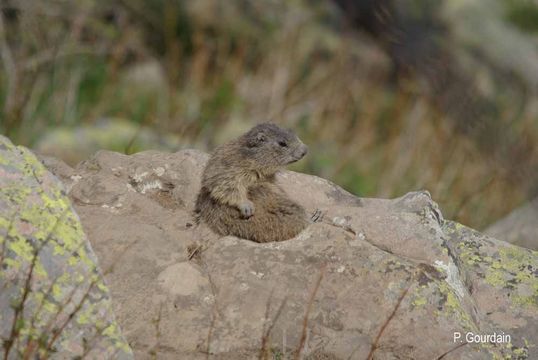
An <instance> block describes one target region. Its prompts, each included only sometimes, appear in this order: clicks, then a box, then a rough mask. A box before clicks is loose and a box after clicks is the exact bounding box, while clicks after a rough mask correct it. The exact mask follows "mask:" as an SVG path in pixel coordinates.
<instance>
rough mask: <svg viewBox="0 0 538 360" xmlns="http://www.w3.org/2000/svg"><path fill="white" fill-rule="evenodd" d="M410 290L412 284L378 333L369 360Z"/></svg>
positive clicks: (403, 293)
mask: <svg viewBox="0 0 538 360" xmlns="http://www.w3.org/2000/svg"><path fill="white" fill-rule="evenodd" d="M410 288H411V284H410V285H409V286H408V287H407V288H406V289H405V290H404V291H403V292H402V294H401V295H400V297H399V298H398V301H397V302H396V306H394V309H392V313H391V314H390V315H389V317H388V318H387V320H386V321H385V322H384V323H383V325H382V326H381V329H379V332H378V333H377V336H376V337H375V339H374V341H373V342H372V346H371V347H370V352H369V353H368V357H367V359H368V360H371V359H373V356H374V352H375V351H376V349H377V348H378V347H379V339H381V336H382V335H383V332H384V331H385V329H386V328H387V326H388V325H389V323H390V322H391V321H392V319H393V318H394V315H395V314H396V312H397V311H398V309H399V308H400V305H401V304H402V301H403V299H404V298H405V296H406V295H407V293H408V292H409V289H410Z"/></svg>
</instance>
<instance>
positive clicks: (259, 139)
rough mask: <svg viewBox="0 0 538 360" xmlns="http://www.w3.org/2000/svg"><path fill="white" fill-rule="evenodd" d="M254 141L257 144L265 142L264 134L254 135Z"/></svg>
mask: <svg viewBox="0 0 538 360" xmlns="http://www.w3.org/2000/svg"><path fill="white" fill-rule="evenodd" d="M256 140H257V141H258V142H264V141H265V140H267V137H266V136H265V134H264V133H262V132H261V133H258V134H256Z"/></svg>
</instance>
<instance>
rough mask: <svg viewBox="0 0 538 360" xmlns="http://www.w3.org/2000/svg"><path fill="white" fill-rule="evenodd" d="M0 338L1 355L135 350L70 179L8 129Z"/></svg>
mask: <svg viewBox="0 0 538 360" xmlns="http://www.w3.org/2000/svg"><path fill="white" fill-rule="evenodd" d="M49 164H56V165H58V164H59V165H61V164H60V163H58V162H54V161H51V162H49ZM55 169H56V170H58V171H60V170H62V171H67V172H69V171H70V169H69V167H68V166H67V165H65V166H57V167H55ZM0 341H1V343H2V358H3V359H23V358H24V359H34V358H35V359H37V358H39V359H45V358H50V359H75V358H86V359H132V358H133V356H132V352H131V349H130V348H129V345H128V344H127V343H126V342H125V340H124V339H123V337H122V335H121V332H120V329H119V326H118V324H117V322H116V320H115V318H114V314H113V312H112V305H111V301H110V295H109V291H108V288H107V286H106V285H105V283H104V281H103V277H102V274H101V270H100V268H99V266H98V262H97V258H96V256H95V254H94V252H93V250H92V247H91V246H90V243H89V242H88V239H87V237H86V235H85V234H84V232H83V230H82V225H81V224H80V221H79V218H78V216H77V214H76V213H75V212H74V209H73V207H72V206H71V203H70V201H69V199H68V198H67V196H66V194H65V191H64V187H63V186H62V184H61V182H60V181H58V179H57V178H56V177H54V176H53V175H52V174H51V173H50V172H48V171H47V170H46V169H45V167H44V166H43V165H42V164H41V163H40V162H39V161H38V160H37V158H36V157H35V156H34V155H33V154H32V153H31V152H30V151H29V150H28V149H26V148H24V147H20V146H19V147H16V146H14V145H13V144H12V143H11V142H10V141H9V140H8V139H7V138H5V137H3V136H0Z"/></svg>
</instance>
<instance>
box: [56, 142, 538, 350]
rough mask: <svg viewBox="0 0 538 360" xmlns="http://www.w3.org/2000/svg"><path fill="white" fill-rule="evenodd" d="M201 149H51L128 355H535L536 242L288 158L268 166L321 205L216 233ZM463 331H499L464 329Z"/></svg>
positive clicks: (426, 199)
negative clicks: (299, 169) (229, 233)
mask: <svg viewBox="0 0 538 360" xmlns="http://www.w3.org/2000/svg"><path fill="white" fill-rule="evenodd" d="M206 160H207V155H205V154H203V153H200V152H197V151H192V150H188V151H181V152H178V153H172V154H167V153H159V152H144V153H139V154H135V155H132V156H125V155H121V154H117V153H112V152H107V151H101V152H98V153H97V154H96V155H95V156H94V157H93V158H91V159H90V160H88V161H86V162H83V163H81V164H79V166H78V167H77V168H76V169H70V168H68V167H65V166H63V165H61V164H54V161H52V160H50V159H49V160H48V164H49V166H50V168H54V169H56V172H57V175H58V176H59V177H60V178H61V179H63V181H64V182H65V184H66V187H67V188H68V189H70V192H69V195H70V197H71V198H72V199H73V201H74V203H75V206H76V209H77V212H78V213H79V215H80V217H81V220H82V223H83V226H84V228H85V230H86V232H87V234H88V236H89V238H90V239H91V241H92V244H93V246H94V248H95V250H96V252H97V254H98V256H99V257H100V261H101V263H102V264H103V265H104V267H113V271H111V272H109V273H107V274H106V280H107V282H108V283H109V284H110V286H111V292H112V298H113V299H114V300H115V302H116V306H117V312H116V315H117V317H118V321H119V322H120V324H121V326H122V327H123V328H124V329H125V331H126V336H127V338H128V340H129V343H130V345H131V346H132V348H133V350H134V352H135V355H136V356H137V358H139V359H145V358H151V357H152V356H157V357H158V358H159V359H183V358H186V359H205V358H207V356H208V353H209V354H210V355H213V356H212V358H215V359H255V358H258V357H259V358H264V355H268V356H269V354H271V357H272V358H275V359H284V358H292V357H293V356H294V354H296V352H297V351H298V350H299V349H300V351H301V356H304V357H305V358H309V359H365V358H367V356H368V354H373V358H375V359H396V358H398V359H437V358H439V359H440V358H441V357H442V358H443V359H462V358H465V359H491V358H512V359H516V358H518V359H525V358H529V359H531V358H537V357H538V279H537V272H538V268H537V266H538V254H537V253H536V252H533V251H530V250H527V249H523V248H519V247H517V246H513V245H510V244H508V243H505V242H502V241H498V240H495V239H493V238H490V237H487V236H485V235H482V234H480V233H478V232H476V231H473V230H472V229H468V228H466V227H464V226H462V225H460V224H457V223H454V222H451V221H447V220H444V219H443V217H442V214H441V212H440V211H439V209H438V207H437V205H436V204H435V203H434V202H433V201H432V199H431V198H430V195H429V194H428V193H427V192H416V193H410V194H407V195H405V196H403V197H401V198H398V199H394V200H381V199H359V198H356V197H354V196H352V195H350V194H349V193H346V192H345V191H343V190H342V189H340V188H338V187H337V186H335V185H333V184H331V183H329V182H327V181H325V180H323V179H320V178H316V177H314V176H308V175H303V174H298V173H293V172H287V171H286V172H282V173H281V174H279V176H278V181H279V182H280V183H281V184H282V186H283V187H284V188H285V190H286V191H287V192H288V193H289V195H290V196H291V197H293V198H294V199H295V200H296V201H298V202H299V203H301V204H302V205H303V206H304V207H305V208H307V209H309V210H310V211H314V210H315V209H321V210H323V211H324V213H325V217H324V221H322V222H320V223H315V224H312V225H311V226H310V227H309V228H307V229H306V230H305V231H304V232H302V233H301V234H300V235H298V236H297V237H296V238H293V239H291V240H288V241H284V242H278V243H268V244H258V243H254V242H251V241H247V240H243V239H238V238H235V237H223V238H219V237H217V236H216V235H214V234H212V233H211V232H210V231H209V230H208V229H206V228H205V227H204V226H199V227H197V226H194V225H193V222H192V217H191V211H192V209H193V203H194V199H195V197H196V193H197V191H198V188H199V182H200V179H199V177H200V173H201V171H202V168H203V166H204V164H205V162H206ZM455 333H461V334H462V338H461V339H459V340H456V341H454V334H455ZM466 333H472V334H475V335H487V334H494V333H496V334H498V335H504V338H506V335H510V341H507V342H498V343H489V342H486V343H473V342H472V341H473V340H475V339H476V338H474V337H470V338H468V339H467V340H469V341H468V342H469V343H465V342H462V340H465V336H466ZM503 340H506V339H503ZM264 353H265V354H264Z"/></svg>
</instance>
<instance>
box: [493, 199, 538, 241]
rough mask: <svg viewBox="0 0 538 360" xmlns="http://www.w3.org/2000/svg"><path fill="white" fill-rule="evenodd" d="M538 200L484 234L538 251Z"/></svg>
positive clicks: (514, 212) (518, 210)
mask: <svg viewBox="0 0 538 360" xmlns="http://www.w3.org/2000/svg"><path fill="white" fill-rule="evenodd" d="M537 219H538V198H536V199H534V200H532V201H530V202H529V203H527V204H525V205H523V206H522V207H520V208H517V209H516V210H514V211H512V212H511V213H510V214H508V215H507V216H506V217H504V218H502V219H501V220H499V221H497V222H496V223H494V224H493V225H491V226H489V227H488V228H487V229H486V230H485V231H484V233H486V234H487V235H489V236H493V237H495V238H497V239H502V240H504V241H507V242H509V243H512V244H515V245H518V246H523V247H526V248H528V249H532V250H538V223H537V222H536V220H537Z"/></svg>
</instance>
